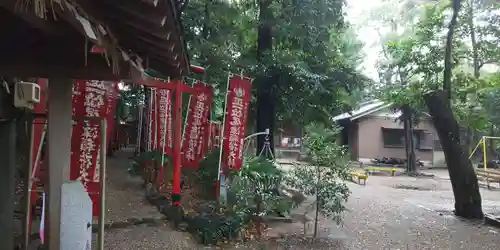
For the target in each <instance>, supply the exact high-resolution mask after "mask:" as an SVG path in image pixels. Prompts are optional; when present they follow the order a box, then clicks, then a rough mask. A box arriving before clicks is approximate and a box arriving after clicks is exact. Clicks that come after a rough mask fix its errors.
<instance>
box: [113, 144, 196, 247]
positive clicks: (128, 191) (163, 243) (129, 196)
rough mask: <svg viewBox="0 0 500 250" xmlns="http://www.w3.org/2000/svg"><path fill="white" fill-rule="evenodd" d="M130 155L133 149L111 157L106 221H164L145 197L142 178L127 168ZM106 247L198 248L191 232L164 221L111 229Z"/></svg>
mask: <svg viewBox="0 0 500 250" xmlns="http://www.w3.org/2000/svg"><path fill="white" fill-rule="evenodd" d="M131 155H132V151H131V150H130V149H125V150H124V152H117V153H116V155H115V157H109V158H108V162H107V163H108V165H107V182H106V183H107V190H106V221H107V223H113V222H120V221H124V220H127V219H131V218H134V219H143V218H148V219H155V220H158V221H161V220H160V219H161V218H162V217H163V216H162V215H161V214H160V213H159V212H158V210H157V209H156V208H155V207H154V206H152V205H150V204H149V203H148V202H147V200H146V199H145V194H144V189H143V188H142V186H141V184H142V181H141V178H140V177H138V176H131V175H129V174H128V172H127V169H128V168H129V166H130V161H131V160H130V159H129V158H128V157H129V156H131ZM104 247H105V249H106V250H127V249H130V250H132V249H133V250H140V249H151V250H155V249H158V250H159V249H197V246H196V244H195V243H194V241H193V240H192V238H191V236H190V235H189V234H188V233H183V232H177V231H175V230H173V229H171V228H170V227H169V226H168V225H164V224H161V223H160V224H158V225H155V226H147V225H138V226H129V227H126V228H120V229H108V230H106V236H105V242H104Z"/></svg>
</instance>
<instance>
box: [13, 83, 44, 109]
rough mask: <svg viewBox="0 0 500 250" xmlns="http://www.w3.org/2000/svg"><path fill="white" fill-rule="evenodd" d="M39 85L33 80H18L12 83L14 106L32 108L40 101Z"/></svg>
mask: <svg viewBox="0 0 500 250" xmlns="http://www.w3.org/2000/svg"><path fill="white" fill-rule="evenodd" d="M40 94H41V93H40V86H39V85H38V84H36V83H33V82H18V83H16V85H14V106H15V107H17V108H27V109H33V107H34V105H35V104H37V103H40Z"/></svg>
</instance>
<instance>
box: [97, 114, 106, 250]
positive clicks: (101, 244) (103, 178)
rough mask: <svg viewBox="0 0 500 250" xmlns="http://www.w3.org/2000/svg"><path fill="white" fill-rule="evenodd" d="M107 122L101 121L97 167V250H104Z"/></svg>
mask: <svg viewBox="0 0 500 250" xmlns="http://www.w3.org/2000/svg"><path fill="white" fill-rule="evenodd" d="M106 130H107V121H106V119H105V118H104V119H102V120H101V155H100V159H99V160H100V164H99V165H100V166H99V184H101V185H100V190H99V192H100V194H101V197H100V203H101V206H100V213H99V217H98V220H99V230H98V238H97V242H98V244H97V247H98V249H99V250H104V224H105V222H106V221H105V218H104V216H105V213H106V148H107V147H106V145H107V143H106V141H107V134H106V132H107V131H106Z"/></svg>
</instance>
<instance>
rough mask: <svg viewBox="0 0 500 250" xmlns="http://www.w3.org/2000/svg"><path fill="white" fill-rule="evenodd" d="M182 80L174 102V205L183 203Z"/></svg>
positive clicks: (179, 82) (176, 88) (177, 87)
mask: <svg viewBox="0 0 500 250" xmlns="http://www.w3.org/2000/svg"><path fill="white" fill-rule="evenodd" d="M181 84H182V82H181V81H180V80H178V81H177V82H176V87H175V92H174V93H175V100H174V101H175V102H174V112H173V113H174V156H173V168H172V169H173V174H172V175H173V180H172V205H173V206H177V207H179V206H180V203H181V144H182V91H181Z"/></svg>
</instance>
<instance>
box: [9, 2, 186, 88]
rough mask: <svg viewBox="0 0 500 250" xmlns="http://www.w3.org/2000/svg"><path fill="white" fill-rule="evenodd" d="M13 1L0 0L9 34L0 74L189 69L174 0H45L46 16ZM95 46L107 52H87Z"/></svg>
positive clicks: (107, 75)
mask: <svg viewBox="0 0 500 250" xmlns="http://www.w3.org/2000/svg"><path fill="white" fill-rule="evenodd" d="M17 1H18V0H3V1H2V2H1V3H0V27H2V28H1V30H2V32H3V35H4V36H3V37H5V38H7V39H4V40H3V41H0V55H1V56H0V74H1V75H13V76H26V77H64V76H67V77H71V78H84V79H103V80H108V79H109V80H110V79H131V78H133V77H132V76H133V75H134V74H133V73H132V72H133V71H135V72H139V73H142V72H143V71H144V68H152V69H154V70H156V71H159V72H161V73H162V74H164V75H167V76H170V77H173V78H177V77H180V76H182V75H185V74H186V73H188V70H189V63H188V59H187V58H188V57H187V54H186V49H185V43H184V40H183V38H182V27H181V24H180V19H179V14H180V11H179V9H180V6H179V4H178V3H175V2H172V1H168V0H157V1H156V2H157V4H156V6H155V5H153V4H152V3H153V2H155V1H154V0H151V1H149V2H151V3H147V2H148V1H147V0H143V1H141V0H47V1H46V2H47V5H46V8H47V11H46V12H45V15H43V14H42V15H40V13H38V15H35V13H34V9H33V8H34V7H33V6H32V4H30V5H28V6H27V7H24V8H19V6H18V5H16V3H17ZM59 2H60V3H59ZM79 19H83V20H85V21H84V22H88V23H89V24H90V25H88V27H90V29H91V32H90V33H93V34H91V35H89V32H87V31H86V30H85V29H84V26H83V25H82V23H83V22H81V21H80V20H79ZM88 27H87V28H88ZM82 35H83V36H82ZM93 44H94V45H97V46H99V47H102V48H104V49H105V51H106V53H105V54H102V55H101V54H92V53H90V49H91V47H92V45H93Z"/></svg>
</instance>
